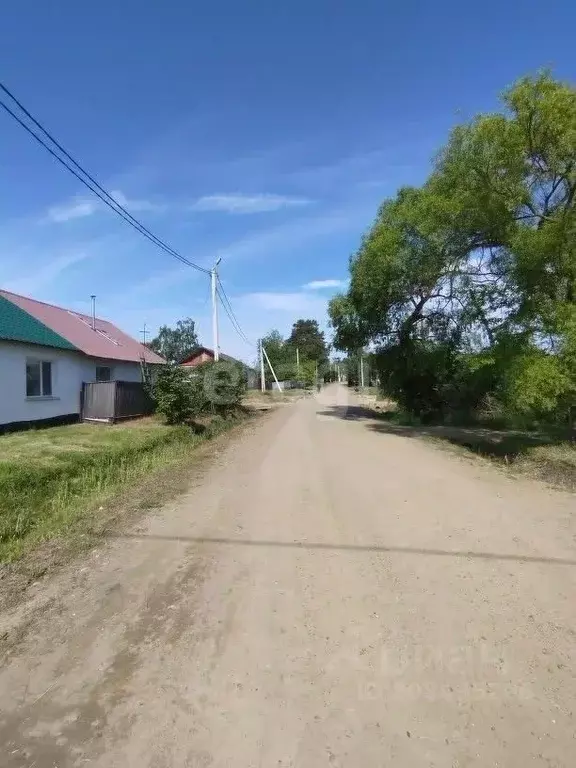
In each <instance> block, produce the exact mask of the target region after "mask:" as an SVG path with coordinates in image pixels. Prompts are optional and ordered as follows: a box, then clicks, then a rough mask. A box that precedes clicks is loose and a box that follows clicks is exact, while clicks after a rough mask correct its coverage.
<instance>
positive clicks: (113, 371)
mask: <svg viewBox="0 0 576 768" xmlns="http://www.w3.org/2000/svg"><path fill="white" fill-rule="evenodd" d="M164 362H165V361H164V360H163V358H161V357H160V356H159V355H157V354H155V353H154V352H152V350H151V349H148V347H146V346H144V345H143V344H140V342H138V341H136V340H135V339H133V338H132V337H131V336H128V335H127V334H126V333H124V332H123V331H121V330H120V329H119V328H117V327H116V326H115V325H113V324H112V323H110V322H108V321H107V320H102V319H101V318H99V317H89V316H88V315H83V314H82V313H80V312H75V311H73V310H70V309H63V308H62V307H56V306H54V305H53V304H46V303H44V302H42V301H36V300H35V299H29V298H26V297H25V296H19V295H18V294H15V293H10V292H9V291H3V290H0V427H5V426H6V425H13V424H15V425H17V424H20V423H23V424H24V423H30V422H44V423H50V422H51V421H55V422H57V421H65V420H70V421H73V420H75V419H78V418H79V415H80V397H81V391H82V386H83V384H84V383H85V382H94V381H113V380H116V381H130V382H134V381H136V382H139V381H141V380H142V365H143V363H148V364H151V365H154V364H160V363H164Z"/></svg>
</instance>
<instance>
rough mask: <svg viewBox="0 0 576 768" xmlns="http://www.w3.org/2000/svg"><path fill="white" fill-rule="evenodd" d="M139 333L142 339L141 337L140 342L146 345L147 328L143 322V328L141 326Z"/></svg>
mask: <svg viewBox="0 0 576 768" xmlns="http://www.w3.org/2000/svg"><path fill="white" fill-rule="evenodd" d="M140 333H141V334H142V339H143V341H142V343H143V344H144V346H146V336H147V335H148V328H147V327H146V323H144V328H142V330H141V331H140Z"/></svg>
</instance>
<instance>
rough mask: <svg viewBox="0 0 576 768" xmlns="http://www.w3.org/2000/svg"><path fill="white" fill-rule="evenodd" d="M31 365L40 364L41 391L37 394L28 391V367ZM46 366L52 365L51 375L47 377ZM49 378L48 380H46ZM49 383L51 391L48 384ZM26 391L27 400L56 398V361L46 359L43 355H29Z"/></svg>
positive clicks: (26, 368)
mask: <svg viewBox="0 0 576 768" xmlns="http://www.w3.org/2000/svg"><path fill="white" fill-rule="evenodd" d="M30 366H38V371H39V378H40V393H39V394H37V395H31V394H29V393H28V368H29V367H30ZM45 366H50V375H49V377H46V375H45V373H46V368H45ZM46 379H48V381H47V380H46ZM47 383H48V384H49V391H47V390H48V387H47V386H46V384H47ZM24 392H25V395H26V399H27V400H51V399H54V361H53V360H46V359H45V358H41V357H27V358H26V367H25V382H24Z"/></svg>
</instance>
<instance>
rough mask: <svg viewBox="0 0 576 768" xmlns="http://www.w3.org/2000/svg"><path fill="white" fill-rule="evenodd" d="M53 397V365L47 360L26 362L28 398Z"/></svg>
mask: <svg viewBox="0 0 576 768" xmlns="http://www.w3.org/2000/svg"><path fill="white" fill-rule="evenodd" d="M51 396H52V363H51V362H48V361H47V360H28V361H27V362H26V397H51Z"/></svg>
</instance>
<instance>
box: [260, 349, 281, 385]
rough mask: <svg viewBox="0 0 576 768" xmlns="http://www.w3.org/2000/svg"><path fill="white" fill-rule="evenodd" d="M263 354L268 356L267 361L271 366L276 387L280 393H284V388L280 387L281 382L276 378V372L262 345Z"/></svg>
mask: <svg viewBox="0 0 576 768" xmlns="http://www.w3.org/2000/svg"><path fill="white" fill-rule="evenodd" d="M262 354H263V355H266V361H267V363H268V365H269V366H270V370H271V371H272V376H274V381H275V382H276V386H277V387H278V392H282V387H281V386H280V382H279V381H278V377H277V376H276V371H275V370H274V368H272V363H271V362H270V358H269V357H268V354H267V352H266V350H265V349H264V345H262Z"/></svg>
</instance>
